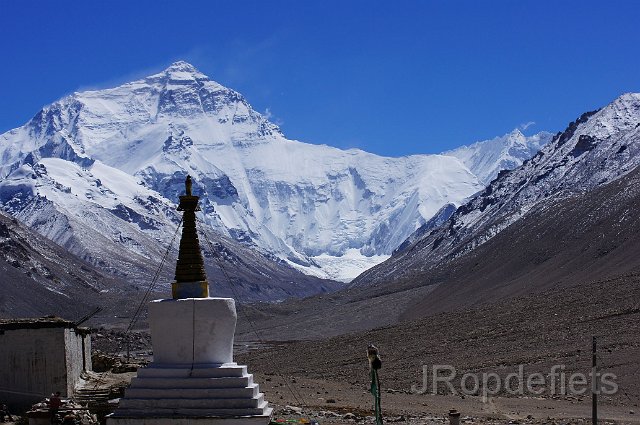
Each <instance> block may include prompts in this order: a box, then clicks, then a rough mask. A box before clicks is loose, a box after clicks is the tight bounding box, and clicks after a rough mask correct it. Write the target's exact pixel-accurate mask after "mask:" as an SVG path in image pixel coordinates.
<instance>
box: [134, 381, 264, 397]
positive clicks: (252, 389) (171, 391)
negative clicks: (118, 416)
mask: <svg viewBox="0 0 640 425" xmlns="http://www.w3.org/2000/svg"><path fill="white" fill-rule="evenodd" d="M259 392H260V389H259V388H258V385H257V384H252V385H251V386H248V387H243V388H233V387H231V388H229V387H227V388H175V387H173V388H131V387H129V388H127V390H126V392H125V394H126V398H127V399H128V400H132V399H138V398H158V399H174V398H177V399H184V398H186V399H190V398H217V399H241V398H254V397H257V396H258V394H259Z"/></svg>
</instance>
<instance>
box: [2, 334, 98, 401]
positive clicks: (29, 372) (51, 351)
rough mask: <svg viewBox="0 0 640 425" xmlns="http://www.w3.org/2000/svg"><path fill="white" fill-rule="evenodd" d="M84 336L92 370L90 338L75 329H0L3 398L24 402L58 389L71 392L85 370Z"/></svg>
mask: <svg viewBox="0 0 640 425" xmlns="http://www.w3.org/2000/svg"><path fill="white" fill-rule="evenodd" d="M83 338H86V340H87V342H86V343H85V352H87V367H88V369H89V370H90V367H91V355H90V353H89V350H90V349H91V347H90V341H89V340H90V337H89V336H86V337H84V336H83V335H82V334H81V333H76V330H75V329H73V328H64V327H57V328H40V329H33V328H27V329H4V330H2V329H0V400H2V401H4V402H7V403H9V404H14V405H24V404H26V403H31V402H35V401H39V400H42V399H43V398H44V397H48V396H49V395H51V393H53V392H55V391H60V392H61V393H62V395H63V397H66V396H70V395H72V393H73V387H74V385H75V384H76V382H77V380H78V378H79V377H80V373H82V370H83V356H82V354H83V352H82V339H83Z"/></svg>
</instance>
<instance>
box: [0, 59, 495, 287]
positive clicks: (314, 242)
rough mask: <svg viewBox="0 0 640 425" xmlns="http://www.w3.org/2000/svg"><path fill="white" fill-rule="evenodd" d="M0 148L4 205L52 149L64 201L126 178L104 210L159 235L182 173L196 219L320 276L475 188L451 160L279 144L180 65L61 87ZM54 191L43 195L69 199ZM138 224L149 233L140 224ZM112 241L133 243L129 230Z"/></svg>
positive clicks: (356, 268) (221, 90) (244, 109)
mask: <svg viewBox="0 0 640 425" xmlns="http://www.w3.org/2000/svg"><path fill="white" fill-rule="evenodd" d="M0 149H1V152H0V157H2V158H3V161H2V163H1V165H0V174H1V175H2V177H3V178H4V179H5V181H4V182H3V183H2V185H1V186H2V187H0V194H1V196H0V197H1V198H2V199H0V201H1V202H2V203H3V208H5V210H8V211H12V212H13V213H14V214H15V213H16V208H18V206H22V207H20V208H25V205H26V203H25V202H26V199H27V198H29V197H33V194H34V193H38V191H39V190H40V191H42V192H43V193H44V192H47V190H45V189H44V188H43V186H42V185H41V184H42V181H41V180H47V179H46V178H45V177H43V176H42V175H38V171H37V168H38V167H40V166H41V165H43V164H44V163H47V162H49V164H48V165H49V167H52V166H53V164H52V163H51V161H50V160H48V158H51V159H53V158H58V159H61V160H65V161H67V162H69V163H71V164H76V165H75V166H72V165H69V167H70V168H73V167H76V166H77V167H78V168H79V169H80V171H75V172H74V173H75V174H83V175H84V176H83V179H84V180H86V181H84V182H80V181H79V180H77V179H76V180H73V179H72V180H69V179H68V178H66V177H65V176H64V174H65V173H66V172H65V171H63V170H62V168H63V167H54V168H56V169H57V172H56V173H53V174H52V173H51V172H49V180H47V181H48V183H47V184H49V185H50V186H51V187H52V188H54V189H55V188H56V187H57V186H56V185H62V186H64V187H66V188H68V189H65V190H67V192H66V193H67V195H69V196H67V198H71V197H81V198H86V201H87V202H90V203H91V202H92V200H97V199H101V202H107V201H106V198H105V196H106V195H109V194H110V193H114V194H115V193H118V189H117V188H114V187H110V186H109V182H108V180H109V179H108V177H107V176H108V175H120V174H121V173H122V172H124V173H126V174H128V175H130V176H132V177H133V179H134V180H136V181H131V179H129V180H130V181H128V182H127V185H129V186H131V187H133V184H134V183H137V184H138V185H139V186H143V188H142V189H141V192H142V193H143V194H142V195H141V196H139V197H138V198H136V197H135V196H129V200H128V201H127V202H125V203H123V206H122V207H121V206H118V205H117V203H116V204H114V205H112V206H111V207H110V208H112V209H113V208H120V209H123V208H124V209H127V210H130V211H134V212H135V213H136V214H137V215H136V217H137V219H136V220H138V222H144V223H146V224H144V226H147V227H145V228H144V229H141V230H142V231H143V233H145V232H146V233H147V235H149V234H151V235H152V238H154V239H156V240H164V241H166V240H167V238H168V236H167V233H168V232H164V233H163V232H162V231H160V230H159V229H158V226H160V227H162V226H163V224H162V222H163V221H166V220H169V221H172V220H173V219H172V218H171V217H172V215H171V214H169V213H168V212H167V205H168V202H167V201H166V200H173V199H176V198H177V196H178V195H179V194H180V191H181V190H182V182H183V181H184V178H185V176H186V174H191V175H192V177H193V178H194V181H195V184H196V186H197V187H196V189H197V191H198V192H199V193H200V195H201V196H202V197H203V205H202V209H203V214H204V215H203V220H204V222H205V223H206V225H207V226H211V227H213V229H215V231H216V232H218V233H220V234H221V235H224V236H227V237H229V238H231V239H235V240H236V241H238V242H240V243H242V244H245V245H249V246H253V247H255V248H257V249H258V250H260V251H261V252H263V253H264V254H266V255H268V256H275V257H277V258H279V259H280V260H282V261H284V262H286V263H288V264H289V265H290V266H291V267H295V268H298V269H299V270H302V271H304V272H305V273H307V274H312V275H313V274H315V275H317V276H320V277H326V276H327V272H326V271H325V270H334V272H333V274H331V275H330V276H331V277H334V278H339V279H343V278H345V277H347V278H348V277H354V276H355V275H356V274H357V273H359V272H360V271H361V270H362V269H363V268H366V267H368V266H370V265H371V264H375V263H377V262H379V261H381V260H382V259H384V258H386V256H388V255H389V254H390V253H391V252H392V251H393V249H395V248H396V247H397V246H398V245H400V244H401V243H402V242H403V241H404V240H405V239H406V237H407V236H408V235H410V234H411V233H412V232H413V231H415V230H416V229H417V228H418V227H419V226H420V225H422V224H423V223H425V222H426V221H427V220H428V219H429V218H430V217H431V216H432V215H433V214H435V213H436V212H437V211H438V209H439V208H440V207H441V206H442V205H444V204H448V203H453V204H455V205H459V204H460V203H461V202H462V201H463V200H464V199H465V198H466V197H467V196H469V195H471V194H473V193H475V192H477V191H478V190H480V189H481V188H482V186H481V185H480V184H479V182H478V181H477V180H476V178H475V176H474V175H473V174H472V173H471V172H469V171H468V169H467V168H466V167H465V165H464V164H462V163H461V162H460V161H459V160H458V159H456V158H453V157H451V156H442V155H414V156H410V157H400V158H385V157H379V156H377V155H373V154H369V153H367V152H364V151H361V150H347V151H343V150H340V149H337V148H332V147H329V146H321V145H311V144H305V143H302V142H298V141H293V140H288V139H286V138H285V137H284V136H283V135H282V132H281V131H280V129H279V128H278V126H276V125H275V124H273V123H270V122H269V121H268V120H267V119H266V117H264V116H263V115H261V114H259V113H258V112H255V111H254V110H253V109H252V108H251V106H250V105H249V104H248V102H247V101H246V100H245V98H244V97H243V96H242V95H240V94H239V93H237V92H235V91H233V90H231V89H228V88H226V87H224V86H222V85H220V84H218V83H216V82H215V81H212V80H210V79H209V78H208V77H207V76H205V75H204V74H202V73H200V72H199V71H197V70H196V68H195V67H193V66H192V65H190V64H188V63H186V62H176V63H174V64H173V65H171V66H170V67H169V68H167V69H166V70H164V71H162V72H160V73H157V74H154V75H151V76H149V77H146V78H143V79H139V80H136V81H133V82H131V83H126V84H123V85H121V86H118V87H115V88H111V89H104V90H93V91H86V92H76V93H73V94H72V95H69V96H67V97H65V98H63V99H61V100H60V101H58V102H54V103H52V104H51V105H48V106H46V107H44V108H43V109H42V110H41V111H40V112H39V113H38V114H36V115H35V116H34V117H33V118H32V119H31V120H30V121H29V122H28V123H27V124H26V125H25V126H23V127H20V128H17V129H14V130H11V131H9V132H7V133H5V134H3V135H1V136H0ZM21 167H22V169H20V168H21ZM105 167H111V169H112V170H109V172H108V173H107V172H105V169H106V168H105ZM29 168H31V169H29ZM45 168H47V167H46V165H45ZM83 170H88V173H86V172H85V171H83ZM92 170H93V171H95V173H94V172H93V171H92ZM41 171H42V170H41ZM93 174H96V175H98V174H100V175H101V176H102V177H96V176H92V175H93ZM34 176H35V177H34ZM30 180H35V181H36V182H37V184H35V183H34V182H30ZM59 180H60V181H59ZM62 180H65V181H67V183H61V181H62ZM103 181H104V182H106V184H103ZM98 184H101V186H100V187H98V186H97V185H98ZM39 185H40V186H39ZM74 186H80V187H79V188H76V187H74ZM52 191H53V192H55V191H56V190H53V189H52V190H49V192H52ZM68 191H71V192H68ZM57 192H60V191H59V190H58V191H57ZM129 192H132V190H129ZM153 192H156V194H153ZM62 193H65V192H64V191H62ZM57 195H60V193H58V194H57ZM51 196H53V195H52V194H51V193H50V196H49V198H51ZM112 196H115V195H112ZM107 197H108V196H107ZM63 198H64V195H63V196H58V204H57V205H64V204H68V203H74V202H75V200H74V199H72V200H69V199H66V198H65V199H63ZM84 200H85V199H83V201H84ZM49 201H50V199H49ZM93 203H94V204H95V203H96V202H93ZM108 203H109V204H113V203H112V202H111V201H109V202H108ZM141 207H142V209H141ZM56 208H58V207H56ZM60 208H62V207H60ZM60 208H58V209H60ZM158 214H159V216H158ZM62 215H63V216H65V217H67V219H68V218H69V216H70V215H73V213H70V212H68V211H67V212H65V213H63V214H62ZM129 215H130V214H129ZM140 216H141V217H143V218H140ZM76 218H77V217H76ZM61 220H62V221H64V219H62V218H61ZM173 221H174V222H175V220H173ZM152 222H153V223H155V224H153V226H151V227H155V228H156V229H153V228H148V224H149V223H152ZM336 223H338V224H339V225H338V226H336ZM31 224H32V225H33V224H34V222H33V220H32V223H31ZM138 224H139V223H138ZM113 227H114V225H110V228H109V229H107V230H105V232H103V234H106V235H109V236H108V239H114V238H116V239H118V238H119V236H118V235H119V233H120V232H119V230H114V228H113ZM54 233H55V232H54ZM51 236H52V237H54V238H60V237H61V236H60V235H59V234H51ZM126 237H127V238H130V239H132V240H135V242H132V243H134V245H135V244H137V245H139V246H141V247H142V246H144V245H145V244H147V243H146V242H144V241H143V240H144V239H145V237H143V236H136V237H133V234H132V233H130V234H128V235H126ZM136 238H138V239H140V238H142V239H143V240H136ZM61 242H62V243H64V242H65V241H63V240H61ZM85 248H86V249H89V250H91V248H90V247H85ZM85 248H82V249H79V252H80V251H82V250H86V249H85ZM141 249H142V248H141ZM154 255H155V254H154ZM323 267H324V269H323ZM345 270H346V273H347V274H346V276H345V274H344V273H345Z"/></svg>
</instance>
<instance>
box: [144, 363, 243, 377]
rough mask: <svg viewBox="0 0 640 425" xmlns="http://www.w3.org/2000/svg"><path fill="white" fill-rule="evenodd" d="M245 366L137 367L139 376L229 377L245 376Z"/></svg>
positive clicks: (159, 365)
mask: <svg viewBox="0 0 640 425" xmlns="http://www.w3.org/2000/svg"><path fill="white" fill-rule="evenodd" d="M247 375H248V373H247V366H241V365H238V364H236V363H224V364H222V365H212V364H193V365H176V364H157V363H156V364H154V363H151V364H150V365H149V366H147V367H145V368H141V369H138V377H139V378H230V377H246V376H247Z"/></svg>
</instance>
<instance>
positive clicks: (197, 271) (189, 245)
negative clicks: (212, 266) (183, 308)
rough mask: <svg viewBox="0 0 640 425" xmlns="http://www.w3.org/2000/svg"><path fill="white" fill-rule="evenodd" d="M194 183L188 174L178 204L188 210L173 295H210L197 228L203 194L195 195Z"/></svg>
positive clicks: (177, 297) (180, 297)
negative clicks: (199, 202)
mask: <svg viewBox="0 0 640 425" xmlns="http://www.w3.org/2000/svg"><path fill="white" fill-rule="evenodd" d="M192 184H193V182H192V180H191V176H187V179H186V180H185V183H184V185H185V195H182V196H180V204H179V205H178V211H184V213H183V217H182V237H181V239H180V252H179V254H178V263H177V264H176V276H175V282H173V283H172V284H171V292H172V295H173V299H183V298H207V297H208V296H209V282H207V274H206V272H205V270H204V259H203V258H202V251H200V242H199V240H198V233H197V231H196V211H200V207H199V206H198V200H199V199H200V198H199V197H198V196H193V195H192V193H191V187H192Z"/></svg>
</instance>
